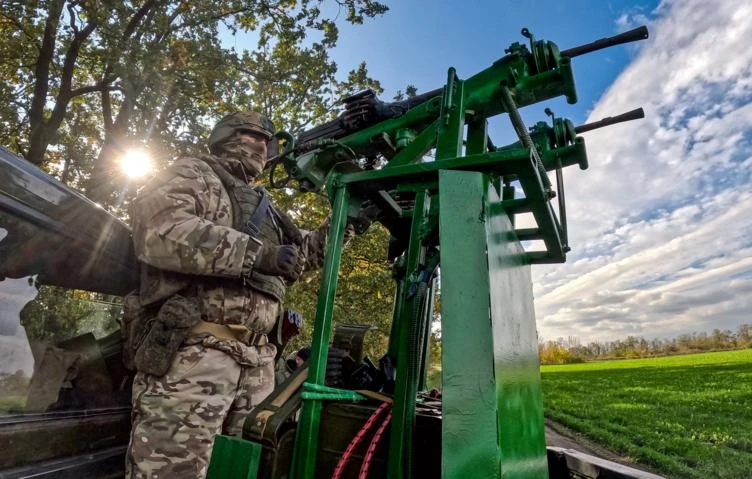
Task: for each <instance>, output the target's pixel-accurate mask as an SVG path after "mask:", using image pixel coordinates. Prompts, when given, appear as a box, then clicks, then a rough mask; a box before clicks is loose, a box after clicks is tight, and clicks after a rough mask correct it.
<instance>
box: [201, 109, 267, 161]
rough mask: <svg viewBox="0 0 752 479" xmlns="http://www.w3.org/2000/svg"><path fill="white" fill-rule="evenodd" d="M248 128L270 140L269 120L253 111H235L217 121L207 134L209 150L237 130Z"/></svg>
mask: <svg viewBox="0 0 752 479" xmlns="http://www.w3.org/2000/svg"><path fill="white" fill-rule="evenodd" d="M243 130H250V131H254V132H256V133H260V134H261V135H264V136H265V137H266V139H267V140H271V138H272V135H273V134H274V125H273V124H272V122H271V120H269V119H268V118H267V117H265V116H264V115H262V114H261V113H256V112H255V111H250V110H249V111H236V112H235V113H230V114H229V115H227V116H225V117H224V118H222V119H221V120H219V121H218V122H217V124H216V125H215V126H214V129H213V130H212V132H211V134H210V135H209V150H210V151H212V152H214V151H216V147H217V145H219V144H220V143H222V142H223V141H225V140H227V139H228V138H230V137H231V136H232V135H234V134H235V132H237V131H243Z"/></svg>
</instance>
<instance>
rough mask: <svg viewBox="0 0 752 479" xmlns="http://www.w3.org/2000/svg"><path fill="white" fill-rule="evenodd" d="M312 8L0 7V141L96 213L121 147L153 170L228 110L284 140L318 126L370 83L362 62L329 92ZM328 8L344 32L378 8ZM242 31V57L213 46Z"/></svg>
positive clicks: (48, 1) (259, 0)
mask: <svg viewBox="0 0 752 479" xmlns="http://www.w3.org/2000/svg"><path fill="white" fill-rule="evenodd" d="M322 3H323V2H321V1H317V0H302V1H300V2H297V1H292V0H282V1H270V0H252V1H242V0H223V1H220V2H217V1H210V0H196V1H193V2H185V1H176V0H145V1H121V0H117V1H115V0H102V1H99V2H94V1H91V0H37V1H30V2H23V3H20V2H15V1H10V0H2V3H0V5H2V10H0V33H2V34H3V38H7V39H8V41H7V42H6V43H4V45H3V46H2V47H1V49H0V53H3V54H4V55H3V58H4V59H6V60H4V61H3V62H2V65H0V78H2V79H3V82H0V85H1V86H0V100H3V102H2V103H3V104H2V106H0V114H1V115H2V116H1V117H0V141H2V142H3V143H5V144H8V145H10V146H11V147H13V148H15V149H16V151H18V152H19V153H21V154H23V156H24V157H25V158H26V159H27V160H29V161H30V162H32V163H34V164H36V165H39V166H46V167H48V169H51V170H53V172H55V173H58V174H59V175H60V176H61V177H62V178H64V179H65V180H66V181H70V182H73V184H75V185H78V186H80V187H82V188H84V189H86V190H87V193H88V195H89V196H90V197H92V198H93V199H95V200H97V201H101V202H104V203H107V202H112V201H113V200H114V197H115V196H116V195H113V194H112V192H113V191H117V190H116V189H115V190H114V189H113V183H114V184H115V186H122V183H123V181H119V178H117V177H116V176H115V175H114V172H115V171H116V170H115V168H114V166H115V163H116V161H117V160H118V159H119V157H120V154H121V153H122V152H123V150H124V149H126V148H128V147H130V146H132V145H143V146H147V147H149V148H150V149H151V150H152V153H153V155H154V156H156V157H157V158H159V159H161V160H166V159H168V158H171V157H172V156H174V154H175V153H176V152H180V151H182V150H184V149H185V148H188V147H189V145H191V146H192V145H195V143H196V142H197V139H198V138H201V137H202V136H203V135H204V134H205V133H206V128H207V125H206V120H207V118H215V117H216V116H217V115H219V114H221V113H224V112H227V111H229V110H232V109H236V108H241V107H246V108H247V107H252V108H257V109H260V110H262V111H266V112H267V113H269V112H272V111H271V110H272V109H274V111H273V112H272V113H273V116H274V118H275V119H276V120H277V122H278V124H280V125H281V124H283V123H284V126H285V127H286V128H288V129H293V130H295V129H296V128H300V127H302V126H303V125H305V124H306V123H311V122H314V121H319V120H321V121H323V120H324V119H325V118H326V115H327V113H329V112H331V110H332V108H333V104H334V103H335V102H334V100H335V99H337V98H338V97H339V95H341V94H342V93H343V92H344V91H345V90H347V89H348V87H353V88H354V87H360V86H361V85H362V84H364V83H365V84H369V85H376V86H378V85H377V84H376V83H375V82H373V81H372V80H370V79H369V78H367V70H366V69H365V66H364V65H361V67H360V68H358V69H357V70H355V71H354V73H353V74H352V75H351V76H350V77H349V78H348V79H347V80H345V81H342V82H339V81H337V79H336V76H335V75H336V73H337V66H336V64H334V63H333V62H332V61H331V60H330V59H329V56H328V51H329V50H330V49H331V48H332V47H334V46H335V45H336V42H337V38H338V32H337V26H336V23H335V21H334V20H333V19H332V18H330V16H327V15H324V14H323V13H322ZM336 4H337V5H338V8H337V9H334V11H332V12H331V13H332V15H331V16H334V17H335V18H336V17H338V16H339V15H340V13H341V11H342V10H344V11H345V12H346V15H345V18H346V21H348V22H350V23H363V21H364V20H365V19H366V18H370V17H373V16H376V15H380V14H382V13H384V12H385V11H386V10H387V7H386V6H385V5H383V4H381V3H379V2H376V1H374V0H336ZM329 10H331V9H329ZM249 32H253V33H255V34H256V35H257V44H256V48H255V50H253V51H251V50H249V49H247V48H243V49H241V50H240V51H238V50H236V48H235V47H234V46H232V47H228V46H226V45H225V44H223V41H222V38H223V37H229V36H231V35H235V34H237V33H240V34H242V33H249ZM311 39H313V40H311ZM73 138H78V139H79V140H81V139H84V140H85V141H84V142H83V143H84V144H85V145H86V146H85V147H83V146H82V145H81V143H82V142H80V141H79V148H78V149H76V148H74V147H73V142H71V139H73Z"/></svg>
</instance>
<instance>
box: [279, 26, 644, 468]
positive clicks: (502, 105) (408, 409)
mask: <svg viewBox="0 0 752 479" xmlns="http://www.w3.org/2000/svg"><path fill="white" fill-rule="evenodd" d="M522 33H523V35H524V36H526V37H527V38H528V39H529V45H530V48H529V49H528V47H527V46H525V45H522V44H520V43H514V44H512V45H511V46H510V47H509V48H508V49H507V50H506V53H507V55H506V56H504V57H502V58H501V59H499V60H497V61H496V62H494V63H493V64H492V65H491V66H490V67H489V68H487V69H485V70H483V71H481V72H480V73H478V74H476V75H474V76H472V77H470V78H467V79H464V80H463V79H460V78H459V77H458V76H457V72H456V71H455V70H454V68H450V69H449V70H448V71H447V81H446V84H445V86H444V88H443V93H442V94H441V95H438V96H435V97H433V98H430V99H428V100H426V101H424V102H423V103H420V104H418V105H417V106H414V107H413V108H411V109H410V110H408V111H407V112H405V113H404V114H402V115H400V116H398V117H396V118H391V119H387V120H385V121H382V122H380V123H378V124H375V125H372V126H368V127H365V128H363V129H361V130H359V131H355V132H354V133H351V134H349V135H347V136H344V137H342V138H338V139H336V140H333V139H331V138H326V139H323V140H319V141H318V143H316V144H315V145H314V147H313V148H312V149H311V148H309V147H308V146H307V147H306V148H308V149H307V150H305V151H304V152H302V153H301V154H300V155H299V156H298V157H297V158H293V157H292V155H293V154H295V152H296V151H297V150H296V148H295V144H294V141H292V136H290V135H289V134H286V135H283V137H284V138H286V139H287V140H288V145H287V148H286V153H285V154H284V157H285V158H286V160H284V161H285V162H286V163H285V168H286V169H287V172H288V173H289V174H290V176H291V177H293V178H295V179H297V180H298V181H299V182H300V183H301V186H303V185H305V189H306V190H309V191H310V190H321V189H324V188H325V189H326V190H327V192H328V195H329V197H330V198H331V199H332V224H331V232H330V238H329V243H328V244H329V246H328V248H327V253H326V259H325V263H324V268H323V274H322V281H321V288H320V291H319V300H318V307H317V311H316V319H315V323H314V331H313V342H312V351H311V359H310V373H309V377H308V383H310V384H312V385H314V386H315V385H323V383H324V377H325V370H326V361H327V353H328V348H329V340H330V336H331V329H332V308H333V305H334V298H335V295H336V287H337V273H338V271H339V264H340V259H341V254H342V249H341V247H340V246H339V245H341V244H342V238H343V236H344V230H345V225H346V222H347V217H348V212H349V211H350V210H351V209H353V208H351V206H352V207H354V206H359V205H360V203H361V202H362V201H363V200H364V199H374V200H376V201H379V200H382V201H386V203H384V204H386V205H387V206H388V207H389V208H391V210H393V211H392V214H394V215H397V218H396V219H395V221H397V222H399V224H400V225H401V226H409V238H408V239H407V242H408V244H407V248H406V251H405V252H404V254H403V255H402V257H400V258H398V260H397V264H396V270H397V271H398V274H397V276H396V279H397V293H396V297H395V306H394V311H393V325H392V331H391V337H390V342H389V351H388V354H389V355H390V356H391V357H392V358H393V359H394V360H396V366H397V374H396V383H395V394H394V405H393V411H392V415H393V416H392V424H391V432H390V443H389V457H388V477H389V478H403V477H407V478H409V477H415V476H417V475H418V471H415V470H414V468H413V464H412V453H413V443H414V437H413V434H414V429H415V410H416V393H417V391H418V388H419V387H422V386H423V385H424V379H425V378H424V376H425V370H426V361H427V349H428V335H429V326H430V321H431V315H432V305H431V302H432V299H431V298H432V295H433V291H434V284H433V274H434V271H435V270H436V267H437V265H438V262H439V254H438V252H439V244H440V252H441V268H442V270H441V273H442V291H441V294H442V307H443V309H442V316H441V320H442V341H443V357H442V367H443V426H442V427H443V429H442V458H441V460H442V471H443V472H442V475H443V477H445V478H460V477H490V478H492V477H498V478H501V477H504V478H505V479H507V478H508V479H516V478H519V479H528V478H543V477H547V476H548V472H547V463H546V447H545V441H544V427H543V405H542V394H541V387H540V373H539V365H538V356H537V337H536V329H535V315H534V310H533V302H532V287H531V281H530V265H531V264H535V263H550V262H563V261H565V259H566V252H567V251H568V250H569V247H568V245H567V237H566V221H565V214H564V201H563V179H562V175H561V170H562V169H563V168H564V167H568V166H572V165H575V164H577V165H579V166H580V168H581V169H586V168H587V165H588V161H587V154H586V150H585V143H584V141H583V139H582V138H580V137H578V136H577V133H578V132H579V131H587V130H586V129H585V127H587V128H588V129H592V128H594V127H599V126H605V124H606V123H604V124H603V125H597V126H595V125H584V126H582V127H577V128H575V127H574V126H573V125H572V123H571V122H570V121H569V120H565V119H557V118H552V126H548V125H547V124H545V123H538V124H536V125H535V127H533V128H532V129H531V130H530V131H528V130H527V128H526V127H525V125H524V123H523V121H522V119H521V117H520V115H519V112H518V107H521V106H526V105H530V104H533V103H536V102H540V101H543V100H546V99H549V98H553V97H556V96H560V95H563V96H565V97H566V98H567V101H568V102H569V103H575V102H576V101H577V95H576V91H575V84H574V78H573V74H572V68H571V62H570V56H577V55H580V54H582V53H587V52H589V51H593V50H596V49H600V48H603V47H605V46H609V45H610V44H617V43H625V42H627V41H633V40H636V39H641V38H646V37H647V31H646V30H645V29H644V28H642V29H636V30H634V31H632V32H628V33H627V34H623V35H621V36H618V37H614V38H613V39H604V40H599V41H598V42H594V43H593V44H590V45H585V46H582V47H576V48H574V49H570V50H566V51H564V52H561V53H560V52H559V49H558V47H557V46H556V45H555V44H553V43H552V42H544V41H536V40H535V39H534V38H533V36H532V34H530V32H529V31H527V29H523V32H522ZM617 40H618V41H617ZM501 113H507V114H508V115H509V118H510V121H511V123H512V127H513V128H514V130H515V131H516V133H517V135H518V137H519V141H518V142H516V143H513V144H511V145H507V146H504V147H501V148H496V147H494V146H493V145H492V143H491V142H490V139H489V138H488V126H487V125H488V122H487V119H488V118H490V117H492V116H495V115H498V114H501ZM547 113H549V115H550V116H552V117H553V114H552V113H550V112H548V111H547ZM634 113H635V112H631V113H630V114H634ZM640 114H641V112H640ZM636 117H638V116H634V118H636ZM625 119H627V118H624V119H622V120H618V121H624V120H625ZM628 119H633V118H628ZM616 121H617V120H616V119H606V120H604V122H607V123H608V122H610V123H614V122H616ZM466 125H467V135H466V136H465V127H466ZM463 140H465V141H464V142H463ZM309 146H310V145H309ZM431 149H435V153H436V154H435V158H434V159H433V161H425V159H424V155H425V154H426V153H427V152H429V151H430V150H431ZM377 154H378V155H381V156H382V157H383V158H386V159H387V160H388V161H387V163H386V165H384V166H383V167H382V168H381V169H378V170H367V171H364V170H362V169H361V168H360V167H359V166H358V164H359V163H358V161H359V159H361V158H373V157H374V156H375V155H377ZM549 171H556V177H557V185H556V190H557V191H556V192H555V191H554V186H553V185H552V183H551V181H550V180H549V178H548V172H549ZM516 182H518V183H519V185H520V186H521V189H522V196H520V197H517V196H516V194H515V187H514V186H513V184H515V183H516ZM395 191H397V192H411V193H413V194H414V196H415V200H414V206H413V208H412V210H410V211H401V210H400V208H399V207H398V206H396V203H394V201H393V199H392V198H391V196H390V195H391V194H392V193H393V192H395ZM557 192H558V193H559V194H560V195H561V198H560V201H559V215H558V216H557V214H556V212H555V211H554V208H553V207H552V205H551V203H550V202H551V200H552V199H553V198H554V197H555V196H556V193H557ZM351 200H352V201H351ZM351 203H352V204H351ZM354 209H356V210H357V209H358V208H354ZM518 213H532V215H533V217H534V218H535V221H536V224H537V225H536V227H535V228H527V229H519V228H515V221H514V216H515V215H516V214H518ZM559 218H561V221H560V219H559ZM407 222H409V224H408V223H407ZM392 224H394V223H392ZM437 238H438V243H439V244H437ZM529 240H542V241H543V243H544V244H545V250H544V251H538V252H526V251H525V250H524V249H523V247H522V245H521V242H522V241H529ZM321 411H322V400H321V399H318V398H317V397H316V396H313V397H307V398H306V399H305V401H304V404H303V407H302V412H301V416H300V422H299V424H298V428H297V436H296V443H295V452H294V458H293V464H292V467H291V477H292V478H293V479H312V478H315V477H316V474H317V471H316V464H317V454H318V448H317V446H318V436H319V423H320V420H321Z"/></svg>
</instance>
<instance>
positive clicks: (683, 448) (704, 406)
mask: <svg viewBox="0 0 752 479" xmlns="http://www.w3.org/2000/svg"><path fill="white" fill-rule="evenodd" d="M541 376H542V380H543V394H544V405H545V414H546V417H548V418H549V419H551V420H553V421H555V422H558V423H560V424H563V425H565V426H567V427H569V428H570V429H573V430H575V431H579V432H581V433H583V434H585V435H586V436H588V437H589V438H590V439H592V440H593V441H594V442H596V443H598V444H600V445H602V446H604V447H606V448H608V449H611V450H613V451H615V452H617V453H619V454H621V455H623V456H625V457H627V458H629V459H631V460H634V461H636V462H638V463H641V464H645V465H648V466H651V467H652V468H653V469H655V470H656V471H658V472H660V473H662V474H664V475H665V476H667V477H669V478H677V479H679V478H681V479H685V478H686V479H690V478H698V479H699V478H703V479H706V478H724V479H726V478H728V479H737V478H738V479H743V478H752V349H744V350H739V351H723V352H714V353H703V354H689V355H682V356H670V357H663V358H651V359H633V360H618V361H604V362H591V363H584V364H570V365H563V366H542V367H541Z"/></svg>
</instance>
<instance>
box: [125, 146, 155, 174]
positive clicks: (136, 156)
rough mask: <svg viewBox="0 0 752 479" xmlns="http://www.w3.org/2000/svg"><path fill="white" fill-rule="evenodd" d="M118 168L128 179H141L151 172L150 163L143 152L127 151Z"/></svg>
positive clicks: (149, 159) (147, 156)
mask: <svg viewBox="0 0 752 479" xmlns="http://www.w3.org/2000/svg"><path fill="white" fill-rule="evenodd" d="M120 167H121V168H122V170H123V171H124V172H125V174H126V175H128V177H129V178H141V177H143V176H145V175H147V174H148V173H149V172H150V171H151V170H152V162H151V158H150V157H149V155H148V154H147V153H146V152H145V151H144V150H128V151H126V152H125V154H124V155H123V158H122V159H121V160H120Z"/></svg>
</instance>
